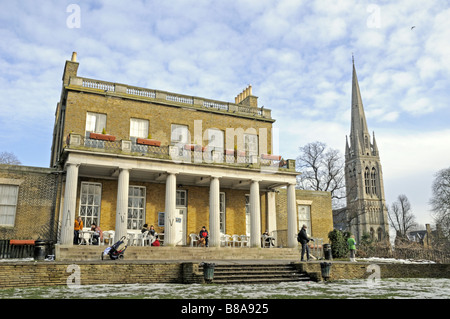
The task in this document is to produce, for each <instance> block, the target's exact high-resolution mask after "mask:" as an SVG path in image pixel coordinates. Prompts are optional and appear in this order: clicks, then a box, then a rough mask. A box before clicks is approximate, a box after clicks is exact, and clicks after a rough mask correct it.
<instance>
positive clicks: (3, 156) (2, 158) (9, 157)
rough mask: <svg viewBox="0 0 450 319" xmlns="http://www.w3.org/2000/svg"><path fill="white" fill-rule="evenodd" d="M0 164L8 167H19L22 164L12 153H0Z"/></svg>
mask: <svg viewBox="0 0 450 319" xmlns="http://www.w3.org/2000/svg"><path fill="white" fill-rule="evenodd" d="M0 164H9V165H20V164H22V163H21V162H20V161H19V159H18V158H17V156H16V155H14V153H10V152H1V153H0Z"/></svg>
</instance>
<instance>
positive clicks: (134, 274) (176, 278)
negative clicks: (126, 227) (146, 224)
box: [0, 261, 203, 288]
mask: <svg viewBox="0 0 450 319" xmlns="http://www.w3.org/2000/svg"><path fill="white" fill-rule="evenodd" d="M195 282H197V283H202V282H203V273H198V264H193V263H170V262H168V263H165V262H161V263H155V262H127V263H125V262H120V261H105V262H76V263H67V262H46V261H43V262H23V263H8V262H2V263H0V288H19V287H41V286H58V285H67V284H68V283H69V284H78V285H96V284H136V283H139V284H151V283H195Z"/></svg>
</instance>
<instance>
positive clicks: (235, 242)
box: [231, 235, 241, 247]
mask: <svg viewBox="0 0 450 319" xmlns="http://www.w3.org/2000/svg"><path fill="white" fill-rule="evenodd" d="M231 244H232V245H233V247H236V246H238V247H240V246H241V239H240V237H239V235H233V236H231Z"/></svg>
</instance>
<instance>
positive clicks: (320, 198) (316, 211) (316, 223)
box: [276, 189, 333, 243]
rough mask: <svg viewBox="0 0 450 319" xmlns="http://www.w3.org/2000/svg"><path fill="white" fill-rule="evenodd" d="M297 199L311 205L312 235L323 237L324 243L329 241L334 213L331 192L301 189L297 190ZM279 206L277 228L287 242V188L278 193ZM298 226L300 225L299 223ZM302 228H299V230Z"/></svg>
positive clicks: (302, 203) (277, 205) (277, 203)
mask: <svg viewBox="0 0 450 319" xmlns="http://www.w3.org/2000/svg"><path fill="white" fill-rule="evenodd" d="M295 193H296V199H297V201H300V203H301V205H305V203H307V204H306V205H310V206H311V229H310V235H311V236H312V237H315V238H322V239H323V242H324V243H328V233H329V232H330V231H332V230H333V214H332V210H331V194H330V193H329V192H318V191H308V190H299V189H297V190H296V191H295ZM276 208H277V229H278V230H279V231H280V232H279V234H281V236H282V238H281V240H284V242H287V239H286V238H283V236H284V237H286V232H285V231H284V232H283V230H287V195H286V190H285V189H280V191H279V193H277V194H276ZM297 228H298V225H297ZM299 230H300V229H297V231H299Z"/></svg>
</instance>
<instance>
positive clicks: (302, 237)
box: [297, 225, 314, 261]
mask: <svg viewBox="0 0 450 319" xmlns="http://www.w3.org/2000/svg"><path fill="white" fill-rule="evenodd" d="M306 228H307V227H306V225H303V227H302V229H300V232H299V233H298V235H297V241H298V242H299V243H300V244H302V255H301V261H304V259H303V256H304V255H305V251H306V260H307V261H309V246H308V242H309V241H310V240H312V241H314V240H313V239H311V238H309V237H308V234H307V233H306Z"/></svg>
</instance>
